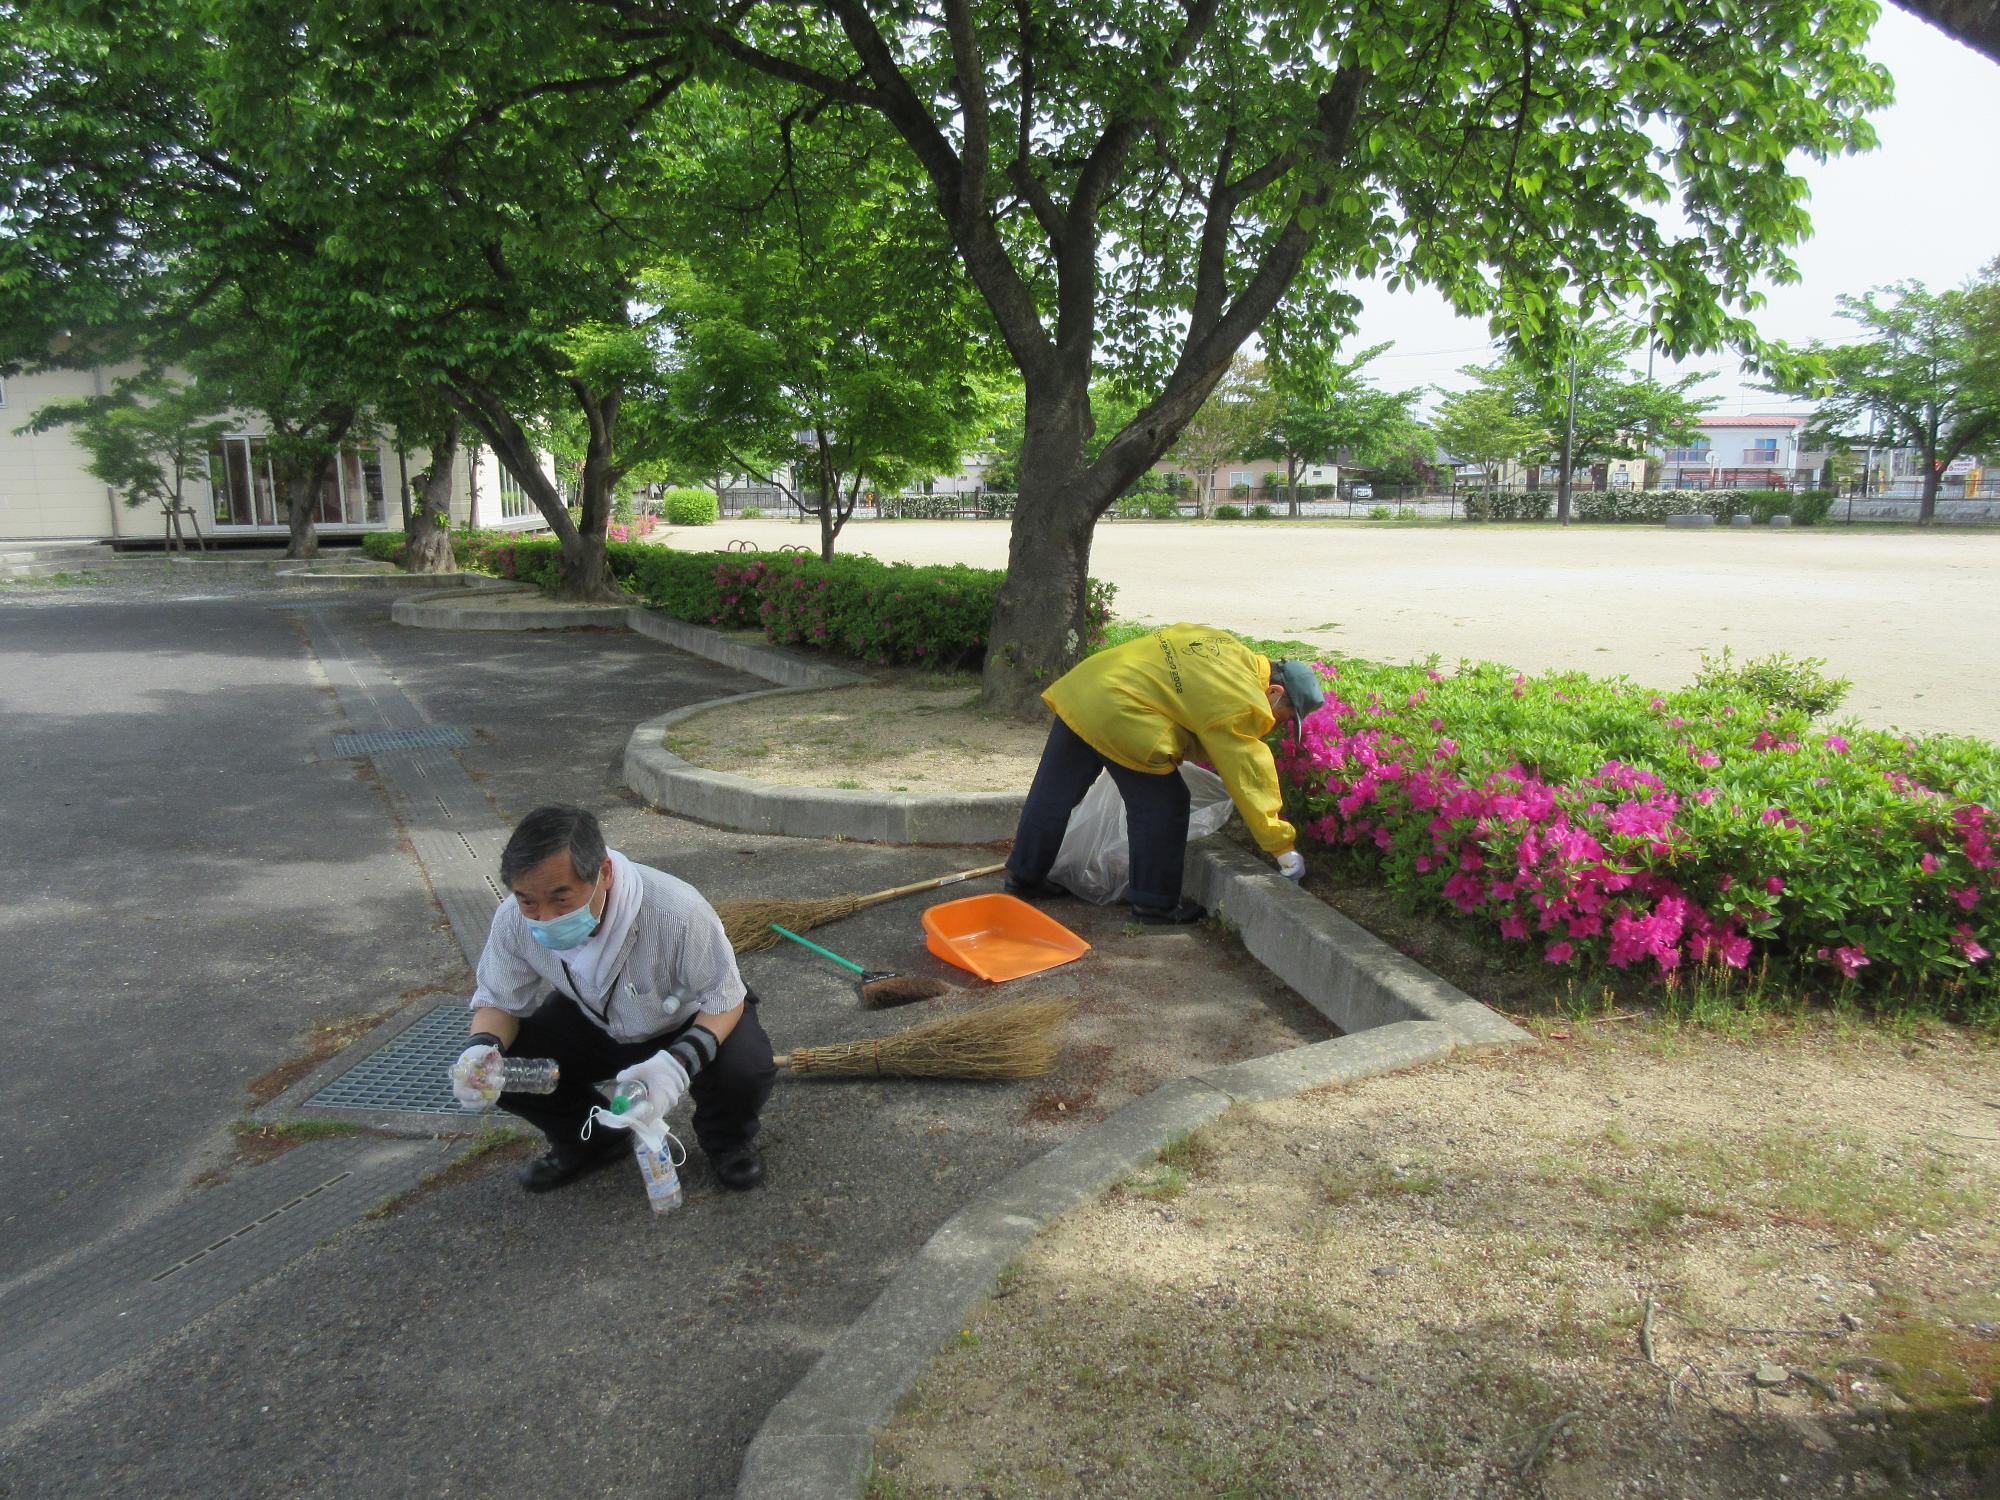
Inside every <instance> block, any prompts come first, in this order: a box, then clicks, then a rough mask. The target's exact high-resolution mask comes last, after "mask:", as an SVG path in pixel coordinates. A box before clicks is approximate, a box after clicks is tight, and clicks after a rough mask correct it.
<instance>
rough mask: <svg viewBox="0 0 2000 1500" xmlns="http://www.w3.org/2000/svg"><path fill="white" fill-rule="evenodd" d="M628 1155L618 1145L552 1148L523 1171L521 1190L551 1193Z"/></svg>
mask: <svg viewBox="0 0 2000 1500" xmlns="http://www.w3.org/2000/svg"><path fill="white" fill-rule="evenodd" d="M625 1154H626V1153H625V1152H624V1151H622V1150H619V1149H618V1148H617V1146H616V1145H613V1146H612V1147H610V1148H606V1147H603V1146H593V1145H590V1144H588V1143H586V1142H584V1141H568V1142H565V1143H563V1144H562V1145H559V1146H551V1147H549V1149H548V1150H547V1151H546V1152H544V1153H543V1154H542V1155H540V1156H538V1157H536V1158H535V1159H534V1160H533V1161H531V1162H529V1163H528V1164H527V1165H526V1166H525V1167H523V1168H521V1172H520V1181H521V1186H522V1187H524V1188H526V1189H527V1190H528V1191H529V1192H531V1193H549V1192H553V1191H555V1189H557V1188H559V1187H563V1186H565V1185H566V1184H568V1183H572V1182H575V1181H576V1179H577V1178H579V1177H586V1176H588V1175H589V1174H590V1173H592V1172H600V1171H602V1170H603V1169H604V1168H606V1167H608V1166H610V1165H611V1164H612V1163H613V1162H615V1161H617V1160H618V1159H619V1158H620V1157H621V1156H624V1155H625Z"/></svg>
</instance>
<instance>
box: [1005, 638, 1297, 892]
mask: <svg viewBox="0 0 2000 1500" xmlns="http://www.w3.org/2000/svg"><path fill="white" fill-rule="evenodd" d="M1270 686H1271V663H1270V660H1269V658H1267V657H1264V656H1261V655H1259V654H1258V653H1257V652H1255V651H1252V650H1251V649H1250V648H1249V647H1248V646H1246V645H1244V644H1243V643H1242V642H1241V641H1239V640H1237V639H1236V637H1235V636H1233V635H1230V634H1229V633H1228V632H1227V631H1222V630H1214V629H1211V628H1210V627H1209V626H1206V625H1163V626H1161V627H1160V628H1159V629H1158V630H1155V631H1154V632H1153V633H1152V634H1151V635H1143V636H1140V637H1139V638H1138V639H1137V640H1132V641H1127V642H1126V643H1125V644H1124V645H1122V646H1113V647H1112V648H1111V649H1110V650H1108V651H1100V652H1098V653H1097V654H1096V655H1095V656H1088V657H1085V658H1084V659H1083V660H1082V661H1081V662H1079V663H1078V664H1077V665H1076V666H1075V667H1073V668H1071V669H1070V670H1069V671H1068V672H1065V673H1064V674H1063V675H1062V676H1061V677H1059V678H1057V679H1056V681H1055V683H1054V685H1053V686H1051V687H1050V688H1049V690H1048V691H1047V692H1045V693H1043V694H1042V702H1044V703H1046V704H1048V706H1049V707H1050V709H1052V710H1053V711H1054V713H1055V715H1056V717H1057V718H1059V719H1061V720H1062V721H1063V723H1065V724H1067V725H1069V727H1070V728H1071V729H1073V730H1075V731H1076V733H1077V736H1078V738H1080V739H1082V740H1083V741H1084V742H1085V743H1086V744H1088V745H1089V746H1090V747H1091V749H1093V750H1095V751H1096V752H1097V753H1098V754H1099V755H1102V756H1103V757H1104V758H1105V759H1106V760H1111V761H1116V762H1117V763H1118V764H1119V765H1121V766H1125V767H1127V768H1128V769H1130V770H1134V771H1149V772H1153V773H1156V774H1157V773H1164V772H1168V771H1172V770H1174V769H1176V768H1177V767H1178V766H1179V765H1180V763H1181V762H1182V761H1184V760H1186V759H1187V758H1188V757H1189V756H1190V755H1193V754H1194V753H1195V749H1196V747H1197V746H1199V747H1200V750H1201V758H1203V759H1205V760H1207V761H1208V763H1209V764H1210V765H1212V766H1214V767H1215V770H1216V774H1217V775H1219V776H1220V777H1221V778H1222V781H1223V784H1224V785H1225V786H1227V787H1228V788H1229V796H1230V798H1231V800H1232V801H1234V802H1235V804H1236V810H1237V811H1238V812H1240V813H1242V814H1243V821H1244V823H1245V824H1247V825H1248V826H1249V829H1250V833H1251V836H1252V837H1254V838H1255V839H1256V840H1257V844H1258V847H1260V848H1261V849H1263V850H1264V851H1265V852H1266V853H1268V854H1283V853H1284V852H1285V851H1286V850H1288V849H1290V848H1291V847H1292V845H1293V843H1294V842H1295V841H1296V838H1297V835H1296V834H1295V833H1294V832H1293V829H1292V825H1291V824H1289V823H1287V822H1286V821H1285V819H1284V816H1283V814H1284V809H1285V803H1284V798H1283V797H1282V796H1281V795H1280V794H1279V791H1278V768H1277V765H1276V764H1275V763H1274V762H1273V761H1272V759H1271V749H1270V747H1269V746H1268V745H1266V744H1265V743H1264V736H1265V735H1267V734H1269V733H1270V732H1271V730H1272V729H1273V728H1274V727H1275V726H1276V723H1277V721H1276V720H1275V719H1274V718H1273V717H1272V716H1271V705H1270V702H1269V700H1268V699H1266V697H1265V696H1264V695H1265V693H1266V692H1267V691H1268V689H1269V688H1270Z"/></svg>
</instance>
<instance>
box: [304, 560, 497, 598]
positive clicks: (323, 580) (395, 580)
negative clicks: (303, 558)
mask: <svg viewBox="0 0 2000 1500" xmlns="http://www.w3.org/2000/svg"><path fill="white" fill-rule="evenodd" d="M274 576H275V577H278V578H285V579H289V580H291V581H292V582H293V583H307V584H315V585H318V586H321V587H324V588H364V589H410V590H412V591H413V592H417V591H421V592H423V593H426V594H442V593H443V591H445V590H447V589H451V590H456V591H458V592H460V593H463V592H464V591H465V590H467V589H472V590H482V589H490V588H493V587H495V586H498V587H501V588H506V587H509V586H510V585H507V584H504V583H500V581H499V580H497V579H492V578H488V577H486V576H485V575H484V574H482V573H404V572H401V571H398V570H395V569H394V568H390V569H389V570H387V571H383V572H366V573H328V572H325V571H322V570H321V569H320V568H318V567H316V566H314V565H313V564H310V563H308V564H306V565H305V566H303V567H297V568H280V569H279V570H278V572H277V573H276V574H275V575H274Z"/></svg>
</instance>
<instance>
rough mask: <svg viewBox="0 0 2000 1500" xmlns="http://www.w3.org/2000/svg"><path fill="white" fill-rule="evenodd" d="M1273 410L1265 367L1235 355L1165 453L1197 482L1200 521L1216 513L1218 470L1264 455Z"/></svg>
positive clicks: (1195, 504)
mask: <svg viewBox="0 0 2000 1500" xmlns="http://www.w3.org/2000/svg"><path fill="white" fill-rule="evenodd" d="M1274 409H1275V408H1274V405H1273V398H1272V395H1271V380H1270V376H1269V374H1268V372H1267V371H1266V369H1265V365H1264V361H1262V360H1260V359H1252V358H1250V357H1249V356H1248V355H1247V354H1239V355H1237V356H1236V357H1235V358H1234V359H1233V360H1231V361H1230V365H1229V373H1228V374H1227V375H1225V376H1224V377H1223V378H1222V379H1221V380H1219V381H1218V382H1216V386H1215V389H1214V390H1212V391H1210V392H1209V393H1208V399H1207V400H1206V401H1204V402H1202V404H1201V406H1200V407H1199V408H1198V409H1197V410H1196V411H1195V414H1194V415H1193V416H1191V417H1189V418H1188V419H1187V421H1186V423H1185V424H1183V425H1182V427H1181V430H1180V433H1179V435H1178V436H1177V437H1175V439H1174V445H1173V447H1172V448H1170V449H1168V450H1167V456H1168V457H1169V458H1170V459H1171V460H1172V461H1173V463H1174V465H1175V467H1177V468H1179V469H1182V470H1184V471H1185V472H1187V473H1188V474H1189V475H1190V476H1191V477H1192V479H1193V481H1194V507H1195V514H1196V515H1201V516H1205V515H1207V514H1208V513H1209V511H1210V510H1211V509H1213V508H1214V504H1215V473H1216V470H1218V469H1220V468H1222V467H1223V465H1225V464H1229V463H1233V462H1235V461H1237V460H1239V459H1248V458H1251V457H1253V456H1255V455H1257V454H1258V453H1259V452H1261V451H1262V450H1263V447H1264V438H1265V434H1266V433H1268V432H1269V431H1270V428H1271V418H1272V413H1273V411H1274Z"/></svg>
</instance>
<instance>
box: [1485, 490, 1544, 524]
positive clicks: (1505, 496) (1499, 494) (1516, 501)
mask: <svg viewBox="0 0 2000 1500" xmlns="http://www.w3.org/2000/svg"><path fill="white" fill-rule="evenodd" d="M1464 499H1465V518H1466V519H1467V520H1468V521H1546V520H1547V519H1548V518H1549V517H1550V516H1551V515H1553V514H1554V513H1555V508H1556V497H1555V493H1554V491H1552V490H1518V491H1516V490H1496V491H1495V492H1494V493H1493V494H1490V495H1488V494H1485V493H1483V492H1476V493H1472V494H1468V495H1466V496H1465V497H1464Z"/></svg>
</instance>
